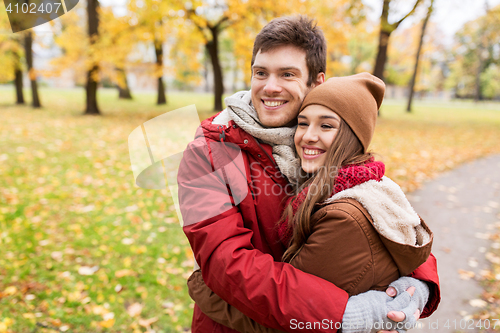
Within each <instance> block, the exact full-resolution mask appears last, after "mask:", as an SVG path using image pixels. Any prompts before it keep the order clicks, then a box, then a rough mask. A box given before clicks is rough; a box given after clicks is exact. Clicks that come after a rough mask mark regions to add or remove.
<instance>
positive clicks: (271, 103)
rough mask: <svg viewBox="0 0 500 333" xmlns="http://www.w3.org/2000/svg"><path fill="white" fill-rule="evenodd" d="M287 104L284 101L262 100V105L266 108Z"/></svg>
mask: <svg viewBox="0 0 500 333" xmlns="http://www.w3.org/2000/svg"><path fill="white" fill-rule="evenodd" d="M287 102H288V101H285V100H270V99H262V103H264V105H265V106H267V107H277V106H281V105H283V104H285V103H287Z"/></svg>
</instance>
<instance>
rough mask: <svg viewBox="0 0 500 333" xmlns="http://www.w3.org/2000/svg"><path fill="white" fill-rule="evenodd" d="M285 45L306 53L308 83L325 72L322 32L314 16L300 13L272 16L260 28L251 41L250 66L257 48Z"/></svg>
mask: <svg viewBox="0 0 500 333" xmlns="http://www.w3.org/2000/svg"><path fill="white" fill-rule="evenodd" d="M286 45H293V46H295V47H298V48H299V49H301V50H303V51H304V52H305V53H306V64H307V69H308V71H309V78H308V80H307V85H308V86H311V84H313V83H314V82H316V79H317V77H318V74H319V73H325V72H326V41H325V37H324V36H323V32H322V31H321V29H320V28H319V27H318V26H317V25H316V22H315V21H314V20H313V19H310V18H308V17H307V16H302V15H299V16H287V17H280V18H275V19H274V20H272V21H271V22H269V23H268V24H267V25H266V26H265V27H264V28H262V30H261V31H260V32H259V34H258V35H257V37H256V38H255V42H254V44H253V53H252V66H253V63H254V61H255V56H256V55H257V53H258V52H259V51H260V52H267V51H270V50H274V49H276V48H277V47H280V46H286Z"/></svg>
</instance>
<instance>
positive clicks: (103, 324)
mask: <svg viewBox="0 0 500 333" xmlns="http://www.w3.org/2000/svg"><path fill="white" fill-rule="evenodd" d="M98 324H99V326H101V327H104V328H111V327H113V325H114V324H115V318H111V319H108V320H103V321H100V322H99V323H98Z"/></svg>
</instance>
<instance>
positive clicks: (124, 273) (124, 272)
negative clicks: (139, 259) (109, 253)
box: [115, 269, 137, 278]
mask: <svg viewBox="0 0 500 333" xmlns="http://www.w3.org/2000/svg"><path fill="white" fill-rule="evenodd" d="M136 275H137V273H136V272H134V271H133V270H131V269H121V270H119V271H116V272H115V276H116V277H117V278H121V277H124V276H136Z"/></svg>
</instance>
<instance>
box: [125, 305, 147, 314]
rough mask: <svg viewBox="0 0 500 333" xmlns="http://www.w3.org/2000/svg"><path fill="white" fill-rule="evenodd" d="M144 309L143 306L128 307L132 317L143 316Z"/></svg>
mask: <svg viewBox="0 0 500 333" xmlns="http://www.w3.org/2000/svg"><path fill="white" fill-rule="evenodd" d="M143 307H144V306H143V305H142V304H139V303H133V304H131V305H129V306H128V308H127V313H128V315H129V316H130V317H137V316H138V315H140V314H141V312H142V308H143Z"/></svg>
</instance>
